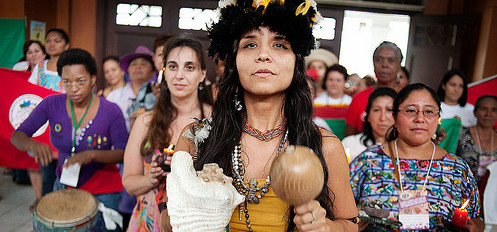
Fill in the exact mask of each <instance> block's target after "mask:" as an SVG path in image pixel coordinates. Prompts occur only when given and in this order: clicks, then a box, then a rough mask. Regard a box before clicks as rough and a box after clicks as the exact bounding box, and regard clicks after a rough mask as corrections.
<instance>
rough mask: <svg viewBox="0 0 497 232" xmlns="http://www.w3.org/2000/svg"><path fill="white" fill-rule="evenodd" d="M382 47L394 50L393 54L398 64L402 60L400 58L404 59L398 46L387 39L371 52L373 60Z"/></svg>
mask: <svg viewBox="0 0 497 232" xmlns="http://www.w3.org/2000/svg"><path fill="white" fill-rule="evenodd" d="M383 48H390V49H392V50H393V51H394V52H395V55H397V59H398V62H399V64H400V63H401V62H402V59H404V56H403V55H402V51H401V50H400V48H399V47H398V46H397V44H395V43H392V42H389V41H383V42H382V43H381V44H380V45H378V47H376V49H375V50H374V52H373V61H374V59H375V58H376V55H377V54H378V52H379V51H380V50H381V49H383Z"/></svg>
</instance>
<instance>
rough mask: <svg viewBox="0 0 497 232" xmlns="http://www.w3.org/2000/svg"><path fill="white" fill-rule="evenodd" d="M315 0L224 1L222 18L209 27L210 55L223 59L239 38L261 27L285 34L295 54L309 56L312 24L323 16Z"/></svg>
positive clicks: (219, 12) (221, 10)
mask: <svg viewBox="0 0 497 232" xmlns="http://www.w3.org/2000/svg"><path fill="white" fill-rule="evenodd" d="M316 5H317V4H316V2H315V1H314V0H221V1H219V8H218V9H217V10H218V14H219V20H218V21H217V22H216V23H214V24H213V25H212V27H211V28H210V29H209V35H208V37H209V39H210V40H211V44H210V46H209V56H214V55H216V54H217V55H218V56H219V57H220V58H221V59H224V58H226V55H227V54H228V53H230V52H231V51H232V46H233V45H234V43H235V42H236V41H239V40H240V37H241V36H242V35H243V34H245V33H247V32H249V31H250V30H253V29H256V28H258V27H259V26H267V27H269V28H270V30H271V31H274V32H278V33H279V34H281V35H283V36H285V37H286V40H288V41H289V42H290V44H291V45H292V50H293V52H294V53H295V54H300V55H303V56H307V55H309V53H310V52H311V50H312V49H314V48H315V44H316V39H315V38H314V36H313V35H312V28H313V26H314V25H315V24H316V23H317V22H318V21H319V20H320V19H321V18H322V17H321V15H320V14H319V12H318V11H317V7H316Z"/></svg>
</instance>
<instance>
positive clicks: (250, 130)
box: [242, 119, 286, 142]
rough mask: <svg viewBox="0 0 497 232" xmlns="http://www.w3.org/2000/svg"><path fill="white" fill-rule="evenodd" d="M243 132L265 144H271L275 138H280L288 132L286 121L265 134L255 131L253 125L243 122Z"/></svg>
mask: <svg viewBox="0 0 497 232" xmlns="http://www.w3.org/2000/svg"><path fill="white" fill-rule="evenodd" d="M242 130H243V132H245V133H247V134H249V135H250V136H252V137H255V138H257V139H258V140H261V141H264V142H269V141H271V140H273V139H274V138H276V137H278V136H280V135H281V134H283V132H285V130H286V119H284V120H283V122H281V124H280V125H278V126H277V127H276V128H274V129H269V130H267V131H265V132H262V131H260V130H258V129H255V128H254V127H252V126H251V125H249V124H248V123H247V121H245V120H243V127H242Z"/></svg>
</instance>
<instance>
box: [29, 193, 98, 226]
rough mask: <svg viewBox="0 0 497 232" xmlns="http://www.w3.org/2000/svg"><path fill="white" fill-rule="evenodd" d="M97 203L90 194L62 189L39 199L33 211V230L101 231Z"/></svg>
mask: <svg viewBox="0 0 497 232" xmlns="http://www.w3.org/2000/svg"><path fill="white" fill-rule="evenodd" d="M97 213H98V201H97V199H96V198H95V197H94V196H93V195H92V194H91V193H88V192H86V191H83V190H78V189H63V190H59V191H54V192H51V193H49V194H47V195H45V196H44V197H43V198H41V200H40V202H38V205H36V208H35V209H34V211H33V229H34V231H40V232H53V231H77V232H82V231H103V230H105V229H104V228H103V223H102V222H99V220H98V217H97Z"/></svg>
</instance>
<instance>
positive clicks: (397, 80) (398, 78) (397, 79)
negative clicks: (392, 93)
mask: <svg viewBox="0 0 497 232" xmlns="http://www.w3.org/2000/svg"><path fill="white" fill-rule="evenodd" d="M395 83H397V84H398V83H400V77H399V75H397V76H396V77H395Z"/></svg>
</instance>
